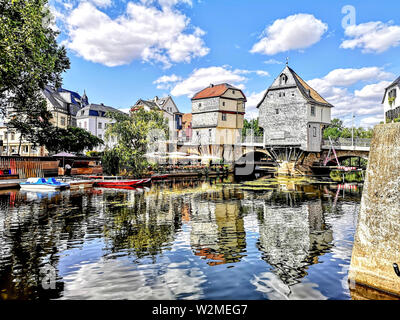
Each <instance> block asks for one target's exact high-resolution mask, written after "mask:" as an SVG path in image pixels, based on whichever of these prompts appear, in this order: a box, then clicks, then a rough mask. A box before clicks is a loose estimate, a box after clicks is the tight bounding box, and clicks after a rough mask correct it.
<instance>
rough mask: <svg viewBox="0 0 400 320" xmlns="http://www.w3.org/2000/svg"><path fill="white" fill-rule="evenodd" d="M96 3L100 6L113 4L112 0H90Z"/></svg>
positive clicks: (105, 6) (104, 6)
mask: <svg viewBox="0 0 400 320" xmlns="http://www.w3.org/2000/svg"><path fill="white" fill-rule="evenodd" d="M90 2H92V3H93V4H94V5H96V6H98V7H100V8H107V7H109V6H111V3H112V2H111V0H90Z"/></svg>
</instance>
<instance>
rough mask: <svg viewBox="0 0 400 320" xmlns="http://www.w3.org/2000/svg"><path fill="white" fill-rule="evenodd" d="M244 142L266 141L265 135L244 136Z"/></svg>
mask: <svg viewBox="0 0 400 320" xmlns="http://www.w3.org/2000/svg"><path fill="white" fill-rule="evenodd" d="M242 143H243V144H253V143H264V137H262V136H261V137H259V136H246V137H242Z"/></svg>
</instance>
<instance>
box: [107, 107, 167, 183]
mask: <svg viewBox="0 0 400 320" xmlns="http://www.w3.org/2000/svg"><path fill="white" fill-rule="evenodd" d="M108 116H109V117H111V118H113V119H114V120H115V123H113V124H111V125H109V126H108V128H107V131H106V134H105V137H106V138H107V139H108V138H110V137H111V136H114V137H115V138H116V141H118V143H117V144H116V145H115V146H114V147H113V150H114V151H115V153H116V154H117V156H118V158H119V165H120V166H121V167H124V168H126V169H127V170H129V171H130V172H131V173H132V174H133V175H138V174H141V173H143V171H144V170H145V169H146V168H147V167H148V166H149V163H148V162H147V160H146V158H145V154H146V152H147V146H148V143H149V141H148V135H149V133H150V131H151V130H154V129H161V130H162V131H164V133H165V135H166V136H167V135H168V124H167V121H166V120H165V119H164V117H163V115H162V113H161V112H159V111H156V110H152V111H145V110H144V109H139V110H137V111H135V112H133V113H132V114H131V115H126V114H122V113H109V114H108Z"/></svg>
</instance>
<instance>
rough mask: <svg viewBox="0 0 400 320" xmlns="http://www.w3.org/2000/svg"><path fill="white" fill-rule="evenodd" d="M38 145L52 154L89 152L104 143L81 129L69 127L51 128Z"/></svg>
mask: <svg viewBox="0 0 400 320" xmlns="http://www.w3.org/2000/svg"><path fill="white" fill-rule="evenodd" d="M39 143H40V145H44V146H45V147H46V149H47V150H48V151H49V152H52V153H58V152H60V151H65V152H72V153H81V152H82V151H83V150H85V149H89V150H91V149H93V148H95V147H97V146H99V145H101V144H103V143H104V142H103V140H102V139H100V138H98V137H96V136H94V135H92V134H91V133H90V132H88V131H86V130H84V129H81V128H76V127H69V128H68V129H63V128H56V127H53V129H52V131H51V132H49V134H48V135H47V137H46V138H42V139H41V140H39Z"/></svg>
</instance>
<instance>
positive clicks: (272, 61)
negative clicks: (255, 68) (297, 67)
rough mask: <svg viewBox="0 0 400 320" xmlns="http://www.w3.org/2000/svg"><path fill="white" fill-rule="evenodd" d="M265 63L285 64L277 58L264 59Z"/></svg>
mask: <svg viewBox="0 0 400 320" xmlns="http://www.w3.org/2000/svg"><path fill="white" fill-rule="evenodd" d="M264 63H265V64H283V62H282V61H278V60H275V59H269V60H266V61H264Z"/></svg>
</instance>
